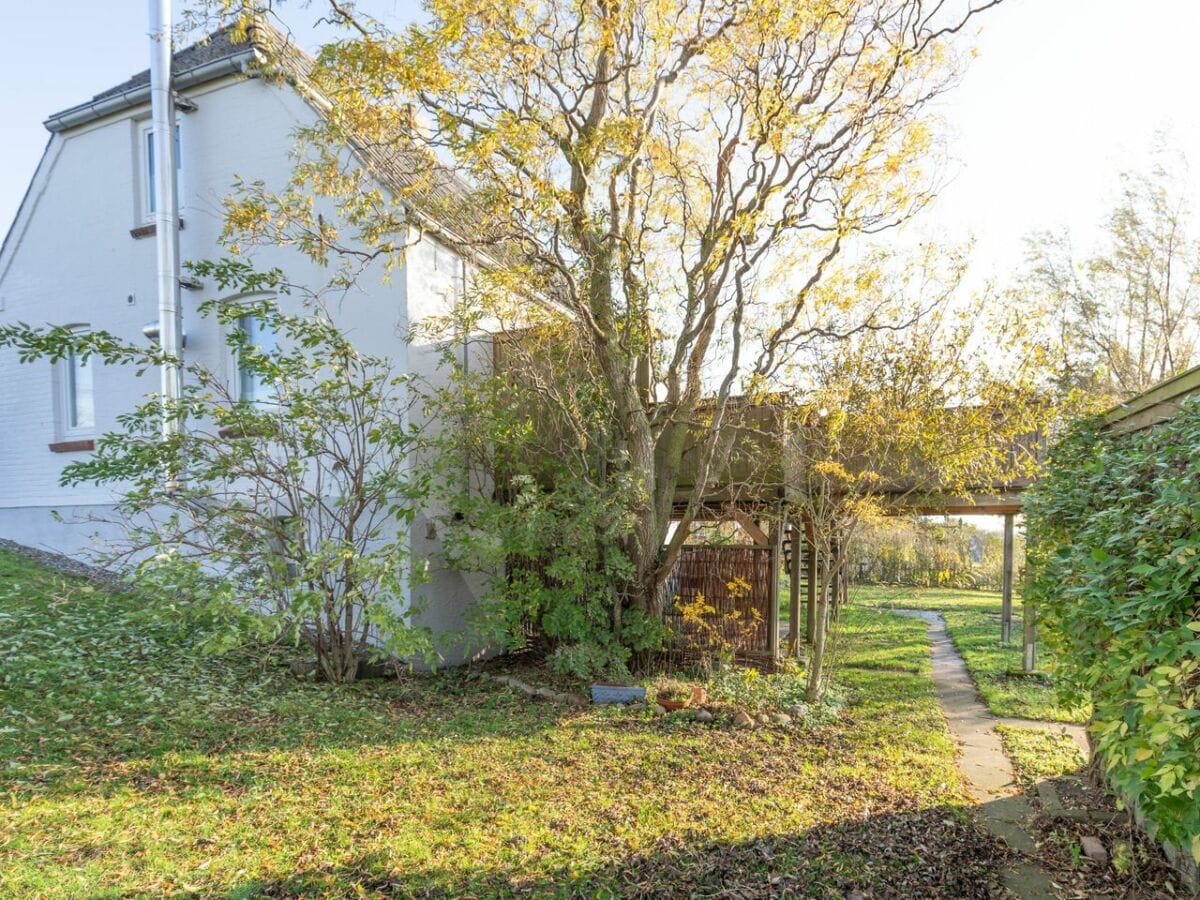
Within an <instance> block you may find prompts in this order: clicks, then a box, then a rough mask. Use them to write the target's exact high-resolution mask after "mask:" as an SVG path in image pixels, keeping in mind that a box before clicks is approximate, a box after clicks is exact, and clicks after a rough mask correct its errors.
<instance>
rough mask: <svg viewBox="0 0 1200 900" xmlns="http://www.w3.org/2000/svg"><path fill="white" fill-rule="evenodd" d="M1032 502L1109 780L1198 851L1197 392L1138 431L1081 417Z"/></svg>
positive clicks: (1059, 637)
mask: <svg viewBox="0 0 1200 900" xmlns="http://www.w3.org/2000/svg"><path fill="white" fill-rule="evenodd" d="M1026 515H1027V517H1028V528H1029V532H1028V534H1029V561H1030V572H1031V584H1030V586H1029V592H1028V595H1027V596H1028V597H1029V599H1030V600H1031V601H1032V602H1033V603H1034V604H1035V605H1036V607H1037V609H1038V613H1039V616H1040V620H1041V627H1042V629H1043V634H1044V638H1045V640H1046V643H1047V644H1048V645H1049V646H1050V647H1051V648H1052V650H1053V656H1054V657H1055V658H1056V659H1057V660H1058V663H1057V665H1058V668H1059V683H1060V684H1061V685H1062V686H1063V689H1064V690H1065V691H1066V692H1068V693H1069V694H1071V695H1072V697H1073V699H1076V700H1078V699H1082V698H1087V699H1090V700H1091V702H1092V704H1093V709H1094V714H1093V715H1094V720H1093V731H1092V733H1093V738H1094V742H1095V746H1096V750H1097V752H1098V754H1099V756H1100V757H1101V759H1102V761H1103V765H1104V767H1105V769H1106V771H1107V774H1108V777H1109V778H1110V779H1111V781H1112V783H1113V785H1114V787H1116V788H1117V789H1118V791H1119V792H1120V793H1121V794H1122V795H1124V796H1125V797H1126V798H1128V799H1129V800H1130V801H1132V802H1135V803H1136V804H1137V805H1138V806H1139V807H1140V808H1141V810H1142V811H1143V812H1144V813H1145V815H1146V819H1147V822H1148V826H1149V830H1150V831H1151V832H1152V833H1153V834H1154V835H1156V836H1158V837H1160V838H1163V839H1165V840H1168V841H1170V842H1172V843H1175V844H1177V845H1179V846H1181V847H1184V848H1187V849H1188V850H1190V852H1191V854H1192V856H1193V857H1194V858H1195V859H1196V860H1197V861H1200V709H1198V708H1197V700H1198V696H1197V695H1198V693H1200V399H1193V400H1191V401H1190V402H1188V403H1187V404H1185V405H1184V407H1183V409H1182V410H1181V411H1180V412H1179V413H1178V414H1177V415H1176V416H1175V417H1174V418H1172V419H1171V420H1169V421H1167V422H1164V423H1162V424H1160V425H1159V426H1157V427H1155V428H1154V429H1151V430H1147V431H1143V432H1138V433H1134V434H1129V435H1111V434H1104V433H1102V432H1101V431H1100V430H1099V428H1098V425H1097V423H1096V422H1095V421H1087V422H1083V423H1081V424H1079V425H1077V426H1076V427H1074V428H1073V429H1072V430H1071V431H1070V432H1068V433H1067V434H1066V435H1065V436H1064V437H1063V439H1062V440H1060V441H1059V442H1058V444H1057V445H1056V446H1055V448H1054V450H1053V453H1052V456H1051V459H1050V464H1049V466H1048V468H1047V470H1046V474H1045V477H1044V478H1043V479H1042V480H1041V481H1040V483H1039V484H1038V485H1037V486H1036V488H1035V489H1034V490H1033V491H1032V492H1031V494H1030V497H1029V500H1028V505H1027V507H1026Z"/></svg>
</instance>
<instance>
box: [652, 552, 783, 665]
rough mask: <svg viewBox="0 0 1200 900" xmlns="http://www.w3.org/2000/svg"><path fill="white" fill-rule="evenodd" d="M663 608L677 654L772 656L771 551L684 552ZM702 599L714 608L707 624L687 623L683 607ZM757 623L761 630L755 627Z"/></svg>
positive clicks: (666, 585) (665, 586)
mask: <svg viewBox="0 0 1200 900" xmlns="http://www.w3.org/2000/svg"><path fill="white" fill-rule="evenodd" d="M662 590H663V609H664V610H665V612H666V624H667V626H668V627H669V628H670V629H671V633H672V635H673V636H674V637H673V643H674V645H675V649H677V650H682V651H710V650H713V649H717V648H718V647H720V646H722V645H724V646H730V645H733V646H734V647H735V649H736V650H737V652H738V653H739V655H745V656H759V655H769V654H770V652H771V645H770V637H769V631H768V620H769V619H770V615H771V549H770V548H769V547H747V546H738V545H733V546H724V547H700V546H694V547H684V548H683V549H682V550H681V551H680V553H679V559H678V560H677V561H676V563H675V568H674V570H673V571H672V572H671V574H670V576H669V577H668V578H667V580H666V582H665V583H664V584H663V587H662ZM697 595H703V597H704V601H705V603H706V604H707V605H708V606H711V607H712V608H713V609H712V612H709V613H707V614H706V615H705V616H704V617H703V619H704V622H703V624H700V623H698V622H694V621H685V619H684V616H683V614H682V613H681V612H680V610H679V607H680V606H681V605H684V604H690V603H693V602H694V601H695V600H696V597H697ZM755 619H757V623H758V624H757V626H755V627H753V628H752V627H751V626H750V624H749V623H751V622H752V621H754V620H755Z"/></svg>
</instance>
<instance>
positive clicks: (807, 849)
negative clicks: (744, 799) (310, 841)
mask: <svg viewBox="0 0 1200 900" xmlns="http://www.w3.org/2000/svg"><path fill="white" fill-rule="evenodd" d="M1006 856H1007V851H1006V850H1005V849H1004V847H1003V845H1002V844H1000V843H999V842H997V841H996V840H994V839H992V838H989V837H988V836H987V835H986V834H985V833H984V832H982V831H981V830H980V829H979V828H978V827H977V826H976V825H975V824H974V823H973V822H972V821H971V820H970V819H969V818H968V817H965V816H964V815H963V813H962V810H961V809H958V808H953V807H934V808H930V809H924V810H919V811H913V812H908V813H890V814H884V815H878V816H872V817H868V818H865V819H862V820H855V821H847V822H841V823H836V824H831V825H825V826H820V827H816V828H813V829H810V830H808V831H805V832H802V833H798V834H764V835H763V836H762V837H760V838H757V839H754V840H749V841H745V842H739V843H723V842H714V841H711V840H707V839H704V838H702V837H700V836H698V835H693V834H682V835H674V834H673V835H666V836H664V837H663V838H661V839H659V840H658V841H657V842H656V843H655V844H654V845H653V846H652V847H650V848H649V849H647V850H645V851H642V852H638V853H634V854H630V855H628V856H625V857H622V858H619V859H617V860H614V861H612V862H609V863H605V864H602V865H599V866H597V867H594V868H592V869H590V870H584V871H580V870H578V869H576V868H575V867H570V868H569V869H567V868H562V869H558V870H554V871H551V872H548V873H545V872H543V873H537V874H534V873H535V872H536V860H535V859H529V858H528V857H525V856H522V855H520V854H516V853H514V854H512V855H511V857H510V863H509V865H508V866H506V867H504V868H492V869H485V868H476V867H474V866H473V864H472V861H471V860H469V859H464V860H463V861H462V866H461V867H457V868H455V869H452V870H450V869H429V868H424V869H419V870H417V869H413V868H411V867H405V866H397V865H395V864H394V863H392V862H389V860H387V859H386V858H385V857H383V856H381V855H378V854H375V855H365V856H363V857H360V858H358V859H356V860H354V861H353V862H351V863H349V864H347V865H344V866H340V867H337V868H332V869H314V870H310V871H302V872H297V873H296V874H295V875H292V876H290V877H287V878H283V879H278V880H267V881H262V880H248V881H243V882H238V883H234V884H228V885H224V886H220V887H217V888H215V892H216V893H219V894H223V895H228V896H232V897H244V898H250V897H296V896H359V895H366V896H402V897H516V896H535V897H664V898H684V897H687V898H693V897H738V898H751V897H843V896H846V895H847V894H849V893H850V892H853V891H860V892H862V893H863V895H864V896H868V897H894V898H901V897H903V898H910V897H945V898H951V897H953V898H985V897H986V898H990V897H996V896H999V895H1000V878H1001V875H1000V869H1001V866H1002V865H1003V863H1004V860H1005V859H1006Z"/></svg>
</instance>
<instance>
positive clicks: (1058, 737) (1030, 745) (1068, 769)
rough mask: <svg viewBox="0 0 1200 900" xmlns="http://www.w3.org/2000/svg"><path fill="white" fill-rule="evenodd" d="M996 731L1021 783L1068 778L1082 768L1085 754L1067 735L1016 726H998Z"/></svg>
mask: <svg viewBox="0 0 1200 900" xmlns="http://www.w3.org/2000/svg"><path fill="white" fill-rule="evenodd" d="M996 731H997V732H999V734H1000V740H1001V742H1002V743H1003V744H1004V752H1005V753H1007V754H1008V757H1009V759H1011V760H1012V762H1013V768H1014V769H1015V770H1016V773H1017V780H1018V781H1020V782H1021V783H1022V784H1027V785H1028V784H1035V783H1036V782H1039V781H1043V780H1045V779H1047V778H1057V777H1058V776H1060V775H1069V774H1071V773H1072V772H1078V771H1079V770H1080V769H1081V768H1082V767H1083V764H1084V758H1083V754H1082V753H1081V752H1080V750H1079V746H1078V745H1077V744H1076V743H1075V741H1074V740H1073V739H1072V738H1071V736H1070V735H1068V734H1063V733H1062V732H1057V731H1050V730H1048V729H1045V728H1022V727H1020V726H1017V725H997V726H996Z"/></svg>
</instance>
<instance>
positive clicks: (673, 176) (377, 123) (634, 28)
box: [218, 0, 998, 622]
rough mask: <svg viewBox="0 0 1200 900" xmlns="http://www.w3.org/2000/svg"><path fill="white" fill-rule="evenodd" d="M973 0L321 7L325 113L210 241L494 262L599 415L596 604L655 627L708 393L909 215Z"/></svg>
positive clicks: (768, 362) (780, 357)
mask: <svg viewBox="0 0 1200 900" xmlns="http://www.w3.org/2000/svg"><path fill="white" fill-rule="evenodd" d="M996 2H998V0H979V2H978V3H976V4H975V5H974V6H973V7H972V6H970V5H967V4H965V3H956V4H944V3H934V4H929V3H925V2H923V0H852V2H828V0H806V2H801V3H796V2H791V0H716V2H711V0H703V2H700V0H670V2H651V3H641V2H638V3H631V2H620V0H596V2H584V3H565V2H560V0H545V2H543V0H517V2H511V3H495V2H492V0H454V2H448V0H430V2H429V3H428V4H427V7H426V9H427V12H428V18H427V20H426V21H425V22H424V23H422V24H418V25H414V26H412V27H410V28H408V29H406V30H405V31H404V32H403V33H398V34H397V33H392V32H389V31H388V29H387V28H386V27H385V26H384V25H383V24H381V23H379V22H376V21H373V20H371V19H370V18H369V17H367V16H365V15H363V14H361V12H360V11H358V10H356V9H355V8H353V7H350V6H349V5H344V4H341V3H339V2H335V0H330V2H329V3H328V5H327V9H328V13H327V16H328V18H329V19H330V21H331V22H333V23H334V24H335V25H339V26H342V27H343V29H344V30H343V36H342V37H341V38H340V39H338V40H335V41H332V42H330V43H328V44H327V45H326V46H324V47H323V48H322V49H321V52H320V54H319V55H318V61H317V64H316V66H315V68H314V69H313V70H312V71H311V72H310V73H309V77H310V78H311V80H312V82H313V83H314V84H315V85H316V86H317V87H319V89H320V90H321V91H322V92H323V93H324V94H325V95H326V96H327V97H329V98H330V99H331V100H332V101H333V102H332V106H331V108H330V110H329V112H328V113H327V115H326V116H324V117H323V119H322V120H321V122H320V123H319V124H318V125H316V126H315V127H314V128H312V129H310V130H309V131H308V132H307V133H306V135H305V136H306V137H307V138H308V139H309V146H310V152H309V155H308V156H307V157H306V158H305V161H304V162H303V163H302V164H301V165H300V166H299V167H298V169H297V171H296V178H295V180H294V183H293V184H292V186H291V187H290V188H289V189H288V190H287V191H285V192H283V193H282V194H270V193H268V192H267V191H265V190H264V189H262V188H260V187H254V186H251V187H250V189H249V190H248V191H247V192H246V193H245V194H244V195H243V196H242V198H241V202H240V203H237V204H234V205H233V206H232V207H231V215H230V222H231V227H232V228H234V229H235V230H236V231H237V232H238V233H239V234H240V235H241V239H244V240H246V241H253V240H257V239H267V240H273V241H280V240H283V241H289V242H294V243H296V244H297V245H299V246H302V247H304V248H305V249H307V250H309V251H310V252H312V253H313V254H314V255H318V256H320V257H322V258H327V257H328V256H330V255H331V254H332V253H334V252H337V251H338V250H339V249H344V248H345V247H346V246H348V245H349V244H351V243H355V244H358V245H362V246H365V247H367V248H368V250H367V251H366V252H369V253H372V254H393V253H394V254H397V255H399V254H401V253H402V252H403V249H404V246H405V245H406V244H407V242H408V240H409V235H410V231H409V228H410V226H412V224H413V219H412V217H411V216H408V215H406V214H405V213H404V210H403V208H402V206H403V204H404V203H407V202H410V201H417V202H418V205H419V206H420V207H421V208H422V209H423V211H424V212H425V213H426V214H428V218H424V217H423V218H422V219H421V220H420V222H419V223H418V227H420V228H424V229H426V230H429V231H434V232H436V233H437V234H438V235H439V237H440V238H441V239H443V240H446V241H447V242H450V243H453V244H455V245H456V246H458V247H460V248H462V249H464V250H466V251H469V252H472V253H478V254H480V257H481V258H483V259H487V260H490V261H491V262H492V263H493V265H492V267H491V268H490V269H489V272H490V276H489V277H490V278H491V280H492V281H493V282H494V286H495V287H496V289H497V290H496V293H497V294H500V293H503V292H504V291H507V292H512V291H513V290H517V291H519V292H520V294H521V295H522V296H523V297H524V298H526V303H527V305H528V304H532V303H534V302H542V303H546V304H551V305H553V306H554V307H555V308H557V309H559V310H561V311H563V312H564V313H566V317H565V321H566V324H565V325H564V326H563V327H565V328H567V329H569V330H570V331H571V332H572V336H573V337H574V338H576V339H577V340H578V343H579V345H580V346H582V347H584V348H586V353H587V355H588V360H589V363H590V365H591V366H592V367H593V368H592V369H589V370H587V371H589V372H592V371H594V373H595V375H596V379H595V383H594V385H591V386H589V390H590V389H593V388H594V389H595V390H596V391H598V392H600V393H602V394H603V398H602V400H601V401H600V402H599V403H598V404H597V407H596V408H597V409H598V410H599V411H600V414H601V415H602V417H603V421H602V427H601V429H600V436H599V439H598V440H597V441H595V442H593V443H591V444H589V447H596V448H597V450H598V452H597V453H596V454H595V457H594V461H593V462H591V463H590V464H589V466H588V467H587V470H586V477H587V479H588V483H589V484H590V485H593V486H595V487H596V488H597V490H596V491H595V493H596V495H598V496H611V497H614V498H618V500H617V501H615V502H620V503H621V504H622V507H623V511H624V519H625V524H624V530H623V532H622V533H621V534H620V536H619V537H618V538H617V543H618V546H619V549H620V550H621V552H622V554H623V556H624V557H625V559H626V561H627V562H628V566H627V567H625V568H623V569H622V570H621V577H620V581H619V584H618V586H617V587H618V594H619V596H620V598H621V602H620V604H619V607H626V608H629V609H636V610H639V611H641V612H642V613H643V614H644V615H646V616H649V617H654V616H657V615H659V614H660V613H661V611H662V609H661V605H662V602H663V601H662V598H661V597H660V594H659V590H658V587H659V585H660V584H661V582H662V581H663V580H664V579H665V578H666V576H667V574H668V573H669V571H670V570H671V567H672V565H673V563H674V560H675V558H676V556H677V554H678V551H679V547H680V545H681V544H682V541H683V540H684V537H685V535H686V533H687V532H688V530H689V529H688V528H687V525H688V524H689V522H690V520H691V519H693V518H694V517H695V516H696V514H697V512H698V510H699V509H700V504H701V501H702V498H703V496H704V494H705V491H706V489H707V487H708V485H709V483H710V482H711V480H712V478H713V474H714V466H717V465H719V464H720V461H721V460H722V459H723V458H724V457H725V456H726V455H727V454H728V451H729V442H730V440H731V439H732V438H731V436H730V432H729V429H727V428H725V427H724V426H725V424H726V420H727V412H728V409H729V403H730V399H731V397H733V396H735V395H736V394H738V393H743V392H749V393H754V392H756V391H760V390H761V389H762V388H763V386H764V385H767V384H769V382H770V380H771V379H772V378H773V376H774V375H775V374H776V373H777V372H778V370H779V369H780V367H781V366H782V365H784V364H785V363H786V362H787V361H788V360H789V359H790V358H791V357H792V355H793V354H794V352H795V351H796V349H797V347H798V345H799V344H801V343H803V342H804V341H805V340H806V338H808V337H810V336H811V335H812V334H814V333H815V332H814V330H813V329H814V328H817V329H819V326H814V325H813V324H812V323H810V322H808V321H807V319H806V317H805V316H804V310H805V308H806V304H807V302H808V299H809V297H810V295H811V292H812V291H813V289H814V287H815V286H816V285H818V284H819V283H820V282H821V279H822V277H823V275H824V273H825V271H826V269H827V267H828V266H829V265H830V264H831V262H832V261H833V260H834V259H835V258H836V257H837V256H838V254H839V253H840V252H841V250H842V249H843V247H844V246H846V245H847V243H848V242H850V241H851V240H852V238H853V237H854V236H855V235H859V234H863V233H873V232H880V231H882V230H885V229H888V228H890V227H892V226H894V225H896V224H897V223H899V222H902V221H903V220H905V219H907V218H908V217H909V216H911V215H913V214H914V213H915V212H916V211H917V210H919V209H920V208H921V207H922V206H923V205H924V203H925V202H926V201H927V200H928V198H929V196H930V193H931V186H932V183H933V182H932V177H933V172H932V171H931V166H930V161H931V159H934V158H935V157H936V153H935V152H934V151H935V150H936V145H935V142H934V140H933V136H932V132H931V130H930V128H929V126H928V124H927V122H926V121H925V119H924V110H925V109H926V107H927V106H928V104H929V102H930V101H931V100H932V99H933V98H934V97H936V96H937V95H938V94H939V93H940V92H941V91H942V90H943V89H944V88H946V87H947V86H948V85H949V84H950V83H951V81H952V80H953V77H954V75H955V74H956V69H957V66H956V58H955V54H954V52H953V47H952V46H951V43H950V41H951V39H952V37H953V36H954V35H955V34H956V33H957V32H959V31H961V30H962V29H963V28H964V26H965V25H966V24H967V22H968V21H970V19H971V18H972V16H973V15H974V14H975V13H976V12H977V11H978V10H980V9H983V8H987V7H990V6H993V5H995V3H996ZM218 6H220V7H223V8H224V9H226V10H227V9H229V8H230V7H231V6H234V7H236V8H237V9H238V10H239V11H241V12H243V13H247V12H248V13H258V12H262V10H259V9H255V8H254V6H253V5H252V4H247V3H232V2H230V0H226V2H224V3H218ZM346 147H352V148H355V149H356V150H357V151H358V152H357V153H356V154H355V155H354V158H348V156H347V154H346V153H345V148H346ZM364 161H365V162H366V163H367V165H366V166H365V167H364V166H363V165H362V164H363V162H364ZM381 162H386V168H384V167H381V166H380V165H378V164H379V163H381ZM447 167H449V169H453V170H454V172H453V173H450V172H449V171H448V168H447ZM397 168H399V169H401V170H403V172H404V176H403V177H401V178H396V177H395V172H396V170H397ZM384 171H386V172H387V173H389V175H388V179H387V183H388V184H389V185H391V186H397V191H396V192H395V193H385V192H383V191H381V190H379V188H378V179H379V177H380V173H381V172H384ZM455 176H462V177H461V178H457V177H455ZM313 194H317V195H328V196H332V197H336V198H339V201H340V202H339V207H340V208H339V212H340V214H341V217H342V219H343V220H345V221H346V222H348V223H349V226H350V230H352V231H354V232H355V233H354V234H352V235H351V234H339V233H336V232H334V231H333V230H332V229H331V228H330V227H329V226H328V224H327V223H328V221H329V220H328V219H326V218H322V217H321V216H319V215H317V213H316V212H315V205H314V204H313V203H312V202H311V196H312V195H313ZM464 194H465V195H466V196H465V198H464ZM439 213H440V215H439ZM431 222H442V223H446V224H445V227H439V226H435V225H433V224H430V223H431ZM455 225H457V227H452V226H455ZM351 239H352V240H351ZM349 255H351V256H352V255H353V254H349ZM487 296H488V294H487V293H486V292H484V293H481V294H478V295H477V298H476V302H483V301H484V300H485V299H486V297H487ZM492 296H495V295H492ZM863 318H864V319H869V316H867V315H865V314H864V316H863ZM577 387H578V385H577V384H564V385H559V386H556V387H555V388H554V390H556V391H559V392H565V393H568V394H569V393H571V392H573V391H574V390H575V389H576V388H577ZM572 402H573V401H572V400H571V398H570V397H569V396H559V397H556V398H554V405H555V406H557V407H559V408H569V407H570V406H571V405H572ZM697 437H698V438H699V441H700V446H699V449H698V451H697V453H698V459H699V464H698V466H697V468H696V477H695V479H694V482H695V486H694V487H692V488H690V489H688V490H687V491H685V492H683V495H682V497H681V492H680V490H679V478H680V471H681V460H682V457H683V454H684V452H685V449H687V448H688V446H689V444H691V445H694V443H695V441H696V440H697ZM610 488H611V489H612V490H611V491H610V490H609V489H610ZM681 500H682V504H681V506H682V509H680V501H681ZM679 514H682V518H683V526H684V527H682V528H678V529H676V530H672V527H671V525H672V520H673V519H675V518H677V517H678V515H679ZM618 613H619V609H618ZM618 622H619V618H618Z"/></svg>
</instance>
